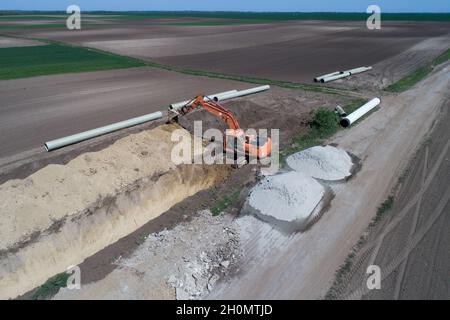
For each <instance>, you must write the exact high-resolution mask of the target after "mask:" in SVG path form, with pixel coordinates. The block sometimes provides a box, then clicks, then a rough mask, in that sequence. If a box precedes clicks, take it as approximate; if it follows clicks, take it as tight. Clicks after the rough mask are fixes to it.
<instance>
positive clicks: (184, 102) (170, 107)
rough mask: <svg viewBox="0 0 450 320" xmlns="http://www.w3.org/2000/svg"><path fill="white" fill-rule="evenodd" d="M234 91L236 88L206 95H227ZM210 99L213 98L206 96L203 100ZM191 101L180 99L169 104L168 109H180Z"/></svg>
mask: <svg viewBox="0 0 450 320" xmlns="http://www.w3.org/2000/svg"><path fill="white" fill-rule="evenodd" d="M234 92H237V90H230V91H225V92H220V93H214V94H212V95H208V96H207V97H215V96H223V95H227V94H229V93H234ZM210 99H213V98H206V99H205V101H209V100H210ZM191 101H192V100H185V101H181V102H176V103H172V104H171V105H170V106H169V109H173V110H178V109H181V108H183V107H184V106H185V105H187V104H188V103H189V102H191Z"/></svg>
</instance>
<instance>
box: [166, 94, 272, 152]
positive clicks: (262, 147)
mask: <svg viewBox="0 0 450 320" xmlns="http://www.w3.org/2000/svg"><path fill="white" fill-rule="evenodd" d="M201 108H203V109H204V110H206V111H208V112H209V113H211V114H213V115H214V116H216V117H218V118H219V119H221V120H222V121H224V122H225V123H226V124H227V125H228V128H229V129H230V130H227V135H226V137H225V139H224V141H223V144H224V145H223V150H224V151H227V152H231V153H232V154H234V155H235V157H236V155H237V153H238V152H239V151H243V152H244V153H245V157H246V159H249V158H250V157H252V158H253V159H260V158H266V157H268V156H270V154H271V152H272V140H271V139H270V138H269V137H260V136H257V135H246V134H245V132H244V130H242V129H241V128H240V127H239V123H238V121H237V120H236V118H235V117H234V115H233V114H232V113H231V112H230V111H229V110H228V109H226V108H224V107H223V106H221V105H220V104H218V103H217V102H215V101H213V100H211V99H208V101H205V98H204V96H202V95H199V96H197V97H195V98H194V99H192V100H191V101H190V102H189V103H187V104H186V105H185V106H183V107H181V108H180V109H179V110H177V111H174V112H175V114H176V117H177V116H178V115H186V114H188V113H190V112H192V111H194V110H198V109H201ZM172 111H173V110H172ZM230 140H234V141H230Z"/></svg>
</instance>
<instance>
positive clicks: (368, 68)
mask: <svg viewBox="0 0 450 320" xmlns="http://www.w3.org/2000/svg"><path fill="white" fill-rule="evenodd" d="M369 70H372V67H359V68H355V69H350V70H347V71H346V72H350V73H351V74H358V73H362V72H366V71H369Z"/></svg>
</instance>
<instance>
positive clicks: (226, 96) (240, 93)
mask: <svg viewBox="0 0 450 320" xmlns="http://www.w3.org/2000/svg"><path fill="white" fill-rule="evenodd" d="M269 89H270V86H269V85H265V86H260V87H255V88H251V89H247V90H241V91H237V92H232V93H228V94H223V95H220V96H219V95H216V96H214V97H213V99H214V101H216V102H217V101H225V100H229V99H234V98H239V97H243V96H247V95H249V94H254V93H258V92H262V91H266V90H269Z"/></svg>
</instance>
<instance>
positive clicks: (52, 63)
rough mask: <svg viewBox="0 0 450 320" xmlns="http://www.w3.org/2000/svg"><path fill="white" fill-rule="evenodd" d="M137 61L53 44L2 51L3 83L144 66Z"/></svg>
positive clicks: (0, 68)
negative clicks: (20, 79) (43, 76)
mask: <svg viewBox="0 0 450 320" xmlns="http://www.w3.org/2000/svg"><path fill="white" fill-rule="evenodd" d="M144 65H145V64H144V63H142V62H140V61H139V60H136V59H131V58H126V57H122V56H117V55H113V54H107V53H102V52H98V51H96V50H90V49H87V48H81V47H74V46H68V45H62V44H55V43H51V44H48V45H43V46H32V47H14V48H1V49H0V79H1V80H9V79H18V78H26V77H33V76H40V75H50V74H62V73H78V72H86V71H99V70H110V69H122V68H131V67H139V66H144Z"/></svg>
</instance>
